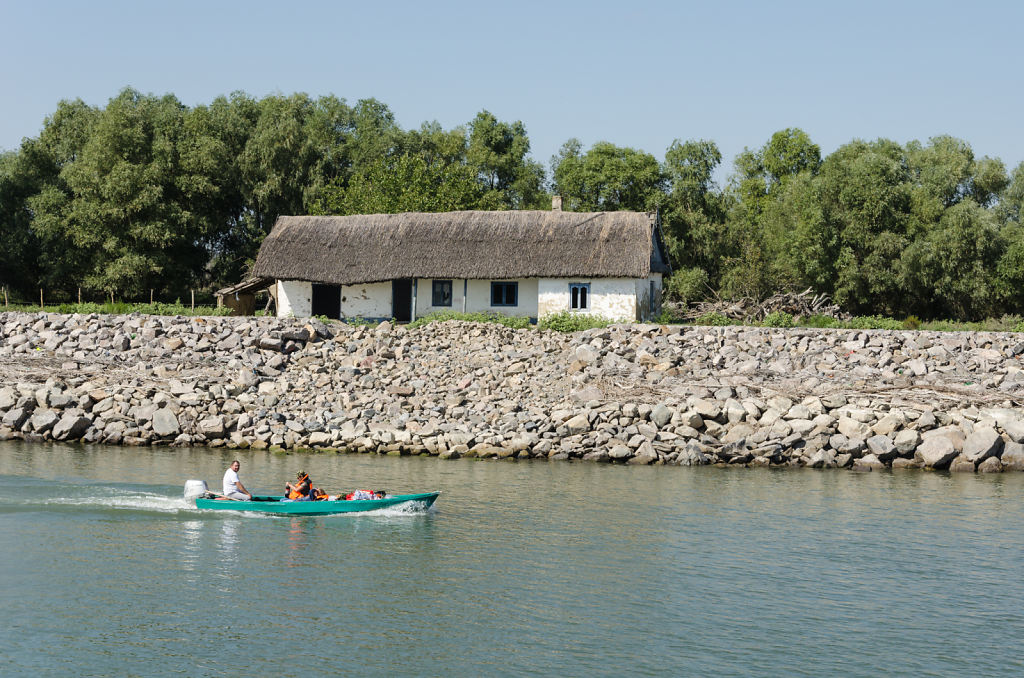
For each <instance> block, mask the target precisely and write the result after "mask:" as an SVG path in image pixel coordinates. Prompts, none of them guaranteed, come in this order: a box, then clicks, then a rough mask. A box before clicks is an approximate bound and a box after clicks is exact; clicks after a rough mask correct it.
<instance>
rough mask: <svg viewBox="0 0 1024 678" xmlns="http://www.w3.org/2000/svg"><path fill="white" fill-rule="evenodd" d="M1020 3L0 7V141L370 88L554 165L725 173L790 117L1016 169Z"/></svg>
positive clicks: (843, 136)
mask: <svg viewBox="0 0 1024 678" xmlns="http://www.w3.org/2000/svg"><path fill="white" fill-rule="evenodd" d="M1022 26H1024V3H1020V2H995V1H987V0H978V1H976V2H973V3H965V2H962V1H959V2H946V1H944V0H932V1H930V2H900V1H899V0H888V1H885V2H877V1H875V0H859V1H858V2H842V3H837V2H827V1H821V0H819V1H817V2H787V1H786V0H777V1H775V2H763V1H762V2H707V1H706V0H705V1H703V2H685V1H679V2H646V1H644V0H633V1H626V2H622V1H620V2H604V1H601V0H591V1H589V2H559V1H558V0H548V1H547V2H534V1H532V0H520V1H518V2H514V3H500V2H492V3H486V2H479V1H477V2H442V1H438V0H435V2H423V1H422V0H420V1H419V2H402V1H399V0H392V1H391V2H379V3H371V2H365V1H364V2H358V3H349V2H343V1H340V0H335V1H334V2H302V1H300V0H294V1H293V2H290V3H285V2H264V1H263V0H249V1H247V2H233V1H228V0H224V1H218V0H205V1H203V2H195V1H193V0H178V1H176V2H158V3H157V2H144V1H140V0H132V1H126V2H113V1H104V0H94V1H92V2H80V1H77V2H65V1H64V0H54V1H47V2H28V1H27V0H17V1H15V0H0V61H2V63H3V67H2V68H0V92H2V93H3V95H2V96H0V150H12V149H16V148H17V147H18V146H19V144H20V143H21V140H22V138H24V137H34V136H37V135H38V134H39V132H40V130H41V128H42V126H43V123H44V120H45V118H46V116H48V115H49V114H51V113H52V112H53V111H54V110H55V109H56V105H57V102H58V101H60V100H61V99H76V98H80V99H82V100H84V101H85V102H86V103H88V104H92V105H95V106H104V105H105V104H106V103H107V101H108V100H109V99H110V98H112V97H114V96H115V95H116V94H117V93H118V92H119V91H120V90H121V89H122V88H124V87H129V86H130V87H133V88H135V89H137V90H139V91H142V92H144V93H152V94H157V95H162V94H166V93H171V94H174V95H175V96H177V97H178V99H179V100H180V101H182V103H184V104H186V105H188V106H195V105H199V104H206V103H209V102H210V101H212V100H213V99H214V98H215V97H217V96H219V95H223V94H229V93H231V92H233V91H236V90H242V91H245V92H247V93H248V94H250V95H252V96H254V97H263V96H266V95H267V94H273V93H281V94H291V93H294V92H306V93H308V94H310V95H311V96H314V97H315V96H321V95H327V94H334V95H336V96H338V97H341V98H344V99H345V100H347V101H348V103H349V104H354V103H355V102H356V101H358V100H359V99H365V98H371V97H372V98H376V99H378V100H380V101H382V102H384V103H385V104H387V105H388V106H389V107H390V109H391V110H392V111H393V113H394V114H395V117H396V119H397V121H398V123H399V124H400V125H401V126H402V127H403V128H406V129H409V128H414V127H419V126H420V124H421V123H423V122H425V121H433V120H436V121H438V122H439V123H441V125H442V126H443V127H445V128H446V129H449V128H452V127H455V126H457V125H464V124H466V123H468V122H469V121H470V120H472V119H473V118H474V117H475V116H476V114H477V113H478V112H479V111H481V110H484V109H487V110H489V111H491V112H492V113H493V114H494V115H495V116H497V117H498V119H500V120H504V121H514V120H521V121H522V122H523V123H524V125H525V126H526V129H527V132H528V134H529V137H530V141H531V147H532V156H533V158H534V159H535V160H538V161H540V162H541V163H543V165H544V166H545V167H548V166H549V162H550V159H551V156H553V155H554V154H556V153H557V152H558V149H559V147H560V146H561V145H562V144H563V143H565V141H567V140H568V139H570V138H572V137H576V138H578V139H579V140H580V141H581V142H582V143H583V145H584V148H589V147H590V146H591V145H592V144H594V143H595V142H597V141H609V142H611V143H613V144H616V145H618V146H628V147H631V148H636V149H640V150H644V151H647V152H649V153H651V154H653V155H654V156H655V157H657V158H658V159H659V160H661V159H664V153H665V150H666V149H667V148H668V146H669V145H670V144H671V143H672V141H673V140H675V139H679V140H683V141H685V140H688V139H709V140H712V141H714V142H715V143H716V144H718V147H719V148H720V149H721V151H722V156H723V167H722V168H721V169H720V171H719V173H718V174H717V175H716V178H717V179H718V180H719V182H723V181H725V180H726V178H727V176H728V174H729V173H730V172H731V171H732V161H733V158H735V156H736V155H737V154H738V153H740V152H741V151H743V149H744V148H745V147H749V148H759V147H760V146H762V145H764V144H765V143H766V142H767V141H768V139H769V138H770V137H771V135H772V134H773V133H774V132H776V131H778V130H781V129H785V128H787V127H799V128H801V129H803V130H804V131H805V132H807V133H808V134H809V135H810V137H811V139H812V140H813V141H814V142H815V143H817V144H818V145H819V146H821V149H822V152H823V154H828V153H830V152H832V151H834V150H835V149H836V148H838V147H839V146H841V145H842V144H844V143H847V142H849V141H851V140H853V139H876V138H879V137H884V138H888V139H892V140H894V141H898V142H900V143H905V142H907V141H910V140H914V139H918V140H921V141H923V142H927V140H928V139H929V138H930V137H933V136H936V135H940V134H950V135H953V136H955V137H959V138H961V139H964V140H965V141H967V142H968V143H970V145H971V147H972V148H973V149H974V152H975V155H976V156H978V157H980V156H983V155H988V156H992V157H998V158H1001V159H1002V160H1003V162H1004V163H1005V164H1006V166H1007V169H1008V170H1012V169H1013V168H1014V167H1016V166H1017V165H1018V164H1019V163H1021V162H1022V161H1024V125H1022V122H1024V116H1022V113H1024V86H1022V85H1024V69H1022V66H1024V48H1022V46H1021V42H1020V35H1021V30H1022V28H1021V27H1022Z"/></svg>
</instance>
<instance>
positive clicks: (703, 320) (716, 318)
mask: <svg viewBox="0 0 1024 678" xmlns="http://www.w3.org/2000/svg"><path fill="white" fill-rule="evenodd" d="M693 324H694V325H711V326H712V327H721V326H723V325H739V324H741V323H739V322H737V321H735V320H730V319H729V318H727V317H725V316H724V315H722V314H721V313H705V314H704V315H702V316H700V317H699V318H697V319H696V320H694V321H693Z"/></svg>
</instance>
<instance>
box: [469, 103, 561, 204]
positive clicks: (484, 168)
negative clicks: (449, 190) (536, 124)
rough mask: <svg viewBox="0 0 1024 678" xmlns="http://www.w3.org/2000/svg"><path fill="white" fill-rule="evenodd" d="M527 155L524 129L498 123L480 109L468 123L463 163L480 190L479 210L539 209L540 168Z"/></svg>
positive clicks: (541, 170) (528, 147)
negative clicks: (474, 174)
mask: <svg viewBox="0 0 1024 678" xmlns="http://www.w3.org/2000/svg"><path fill="white" fill-rule="evenodd" d="M529 152H530V139H529V137H528V136H527V134H526V127H525V126H524V125H523V123H522V122H520V121H518V120H517V121H515V122H512V123H507V122H501V121H500V120H498V119H497V118H496V117H494V115H493V114H492V113H491V112H489V111H486V110H484V111H480V113H478V114H477V116H476V117H475V118H474V119H473V121H472V122H470V123H469V147H468V149H467V151H466V160H467V161H468V162H469V164H470V166H472V167H473V168H475V169H476V171H477V173H478V179H479V181H480V183H481V184H482V186H483V189H484V192H483V195H482V197H481V199H480V208H481V209H529V208H539V207H542V206H543V197H544V192H543V189H542V186H543V183H544V168H543V167H542V166H541V165H540V163H537V162H534V161H532V160H530V159H529V158H528V157H527V156H528V154H529Z"/></svg>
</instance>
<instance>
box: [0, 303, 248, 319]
mask: <svg viewBox="0 0 1024 678" xmlns="http://www.w3.org/2000/svg"><path fill="white" fill-rule="evenodd" d="M11 310H17V311H22V312H26V313H35V312H38V311H40V310H43V311H46V312H47V313H65V314H73V313H78V314H81V315H90V314H93V313H96V314H114V315H128V314H130V313H142V314H145V315H218V316H220V315H231V309H230V308H228V307H226V306H222V307H219V308H218V307H216V306H196V307H195V309H192V308H191V307H190V306H185V305H184V304H181V303H176V304H165V303H162V302H154V303H152V304H141V303H140V304H131V303H128V302H124V301H116V302H114V303H111V302H109V301H107V302H104V303H102V304H97V303H95V302H91V301H87V302H84V303H81V304H74V303H67V304H56V305H54V306H46V307H44V308H42V309H40V308H39V307H38V306H30V305H22V306H12V307H11Z"/></svg>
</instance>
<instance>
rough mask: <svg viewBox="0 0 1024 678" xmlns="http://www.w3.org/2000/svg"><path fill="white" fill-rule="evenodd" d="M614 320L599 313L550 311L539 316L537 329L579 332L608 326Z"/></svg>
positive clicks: (614, 321)
mask: <svg viewBox="0 0 1024 678" xmlns="http://www.w3.org/2000/svg"><path fill="white" fill-rule="evenodd" d="M616 322H617V321H616V320H612V319H611V318H605V317H604V316H600V315H589V314H587V313H570V312H569V311H562V312H561V313H552V314H551V315H546V316H544V317H543V318H541V319H540V321H539V322H538V323H537V329H539V330H554V331H556V332H581V331H583V330H592V329H594V328H597V327H608V326H609V325H612V324H614V323H616Z"/></svg>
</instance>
